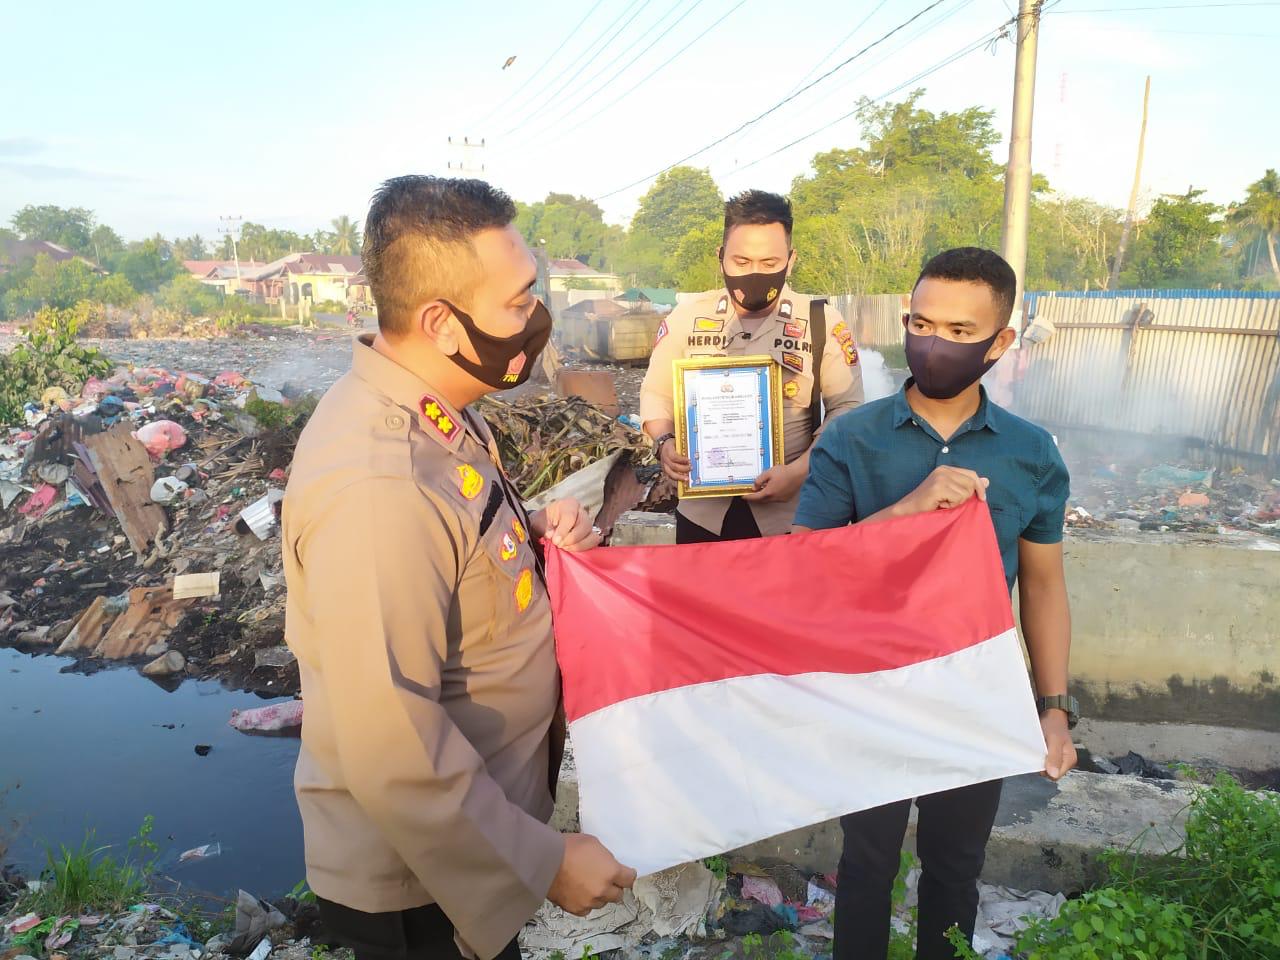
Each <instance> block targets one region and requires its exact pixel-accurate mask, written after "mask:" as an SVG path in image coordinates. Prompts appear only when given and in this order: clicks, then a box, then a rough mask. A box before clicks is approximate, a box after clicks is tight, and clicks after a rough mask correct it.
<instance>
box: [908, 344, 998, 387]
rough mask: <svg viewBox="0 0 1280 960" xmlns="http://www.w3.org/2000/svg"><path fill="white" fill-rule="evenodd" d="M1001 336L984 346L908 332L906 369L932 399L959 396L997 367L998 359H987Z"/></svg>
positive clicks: (917, 384)
mask: <svg viewBox="0 0 1280 960" xmlns="http://www.w3.org/2000/svg"><path fill="white" fill-rule="evenodd" d="M998 336H1000V332H999V331H996V333H994V334H993V335H992V336H991V337H989V338H988V339H986V340H983V341H982V342H981V343H956V342H955V341H954V340H944V339H943V338H942V337H939V336H937V335H933V336H927V337H925V336H920V335H919V334H916V333H912V332H911V331H910V330H908V331H907V342H906V347H907V366H908V367H910V368H911V376H912V377H913V378H915V382H916V387H918V388H919V390H920V392H921V393H923V394H924V395H925V396H926V397H928V398H929V399H931V400H950V399H951V398H952V397H957V396H959V395H960V394H961V393H963V392H964V391H965V390H966V389H967V388H968V387H969V386H970V385H972V384H974V383H977V382H978V381H979V380H980V379H981V378H982V375H983V374H984V373H986V372H987V371H988V370H990V369H991V368H992V367H993V366H994V365H995V362H996V361H995V360H987V359H985V358H986V355H987V351H988V350H990V349H991V345H992V344H993V343H995V342H996V337H998ZM997 359H999V358H997Z"/></svg>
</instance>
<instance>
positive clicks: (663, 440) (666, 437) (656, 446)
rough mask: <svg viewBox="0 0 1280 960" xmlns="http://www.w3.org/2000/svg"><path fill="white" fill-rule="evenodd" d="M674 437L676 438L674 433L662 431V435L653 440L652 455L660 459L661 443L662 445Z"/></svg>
mask: <svg viewBox="0 0 1280 960" xmlns="http://www.w3.org/2000/svg"><path fill="white" fill-rule="evenodd" d="M675 438H676V435H675V434H674V433H664V434H663V435H662V436H660V437H659V438H658V439H657V440H655V441H653V455H654V457H656V458H658V459H661V458H662V445H663V444H664V443H666V442H667V441H668V440H674V439H675Z"/></svg>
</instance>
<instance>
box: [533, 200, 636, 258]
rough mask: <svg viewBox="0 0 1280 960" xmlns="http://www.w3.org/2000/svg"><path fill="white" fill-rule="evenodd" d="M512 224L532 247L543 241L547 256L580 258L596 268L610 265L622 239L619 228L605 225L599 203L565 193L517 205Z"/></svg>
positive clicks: (539, 244) (621, 232)
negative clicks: (513, 223)
mask: <svg viewBox="0 0 1280 960" xmlns="http://www.w3.org/2000/svg"><path fill="white" fill-rule="evenodd" d="M515 226H516V229H517V230H519V231H520V233H521V235H522V236H523V237H524V238H525V241H526V242H527V243H528V244H529V245H530V246H532V247H540V246H541V245H542V242H543V241H544V240H545V241H546V250H547V256H548V257H551V258H552V259H557V260H560V259H564V260H580V261H582V262H583V263H586V264H587V265H588V266H591V267H594V268H595V269H597V270H606V269H612V268H613V266H614V264H613V263H612V260H613V257H614V255H615V254H616V252H617V250H618V247H619V246H620V245H621V243H622V241H623V231H622V229H621V228H619V227H615V226H612V225H610V224H606V223H605V222H604V211H602V210H601V209H600V207H599V206H597V205H596V204H595V203H594V202H592V201H591V200H588V199H587V198H586V197H575V196H572V195H570V194H567V193H550V194H548V195H547V199H546V200H541V201H538V202H537V203H530V204H526V203H520V204H517V205H516V220H515Z"/></svg>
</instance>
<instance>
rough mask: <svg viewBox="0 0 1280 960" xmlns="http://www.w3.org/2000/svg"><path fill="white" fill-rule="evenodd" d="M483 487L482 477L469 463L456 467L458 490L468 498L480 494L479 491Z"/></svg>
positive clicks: (473, 497)
mask: <svg viewBox="0 0 1280 960" xmlns="http://www.w3.org/2000/svg"><path fill="white" fill-rule="evenodd" d="M483 489H484V477H482V476H480V472H479V471H478V470H476V468H475V467H473V466H471V464H469V463H464V464H462V465H461V466H459V467H458V490H459V491H461V493H462V495H463V496H464V497H466V498H467V499H468V500H474V499H475V498H476V497H478V496H480V491H481V490H483Z"/></svg>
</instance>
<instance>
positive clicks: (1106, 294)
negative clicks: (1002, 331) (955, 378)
mask: <svg viewBox="0 0 1280 960" xmlns="http://www.w3.org/2000/svg"><path fill="white" fill-rule="evenodd" d="M1223 293H1224V291H1217V290H1210V291H1190V292H1184V291H1168V290H1161V291H1146V292H1139V291H1092V292H1090V293H1087V294H1081V293H1033V294H1029V295H1028V303H1027V308H1028V314H1029V316H1031V317H1032V318H1035V319H1039V320H1042V321H1044V320H1047V321H1049V322H1051V323H1052V324H1053V326H1054V328H1055V332H1054V334H1053V335H1052V336H1051V337H1049V339H1047V340H1046V341H1044V342H1042V343H1040V344H1036V345H1032V346H1026V347H1024V348H1023V350H1024V356H1023V357H1022V358H1020V359H1021V363H1022V364H1023V365H1024V371H1023V374H1022V376H1021V377H1020V378H1019V383H1018V386H1017V388H1016V401H1015V407H1016V409H1017V411H1018V412H1019V413H1021V414H1022V415H1024V416H1027V417H1029V418H1031V419H1033V420H1035V421H1037V422H1040V423H1045V424H1048V425H1053V426H1059V427H1063V428H1072V427H1075V428H1088V429H1103V430H1118V431H1125V432H1129V433H1134V434H1140V435H1144V436H1160V437H1169V438H1173V437H1185V438H1189V439H1192V440H1195V441H1199V442H1202V443H1204V444H1205V445H1206V446H1207V447H1209V448H1210V449H1211V450H1213V451H1215V452H1217V453H1219V454H1222V455H1242V456H1245V457H1265V458H1270V459H1275V458H1277V457H1278V456H1280V296H1278V295H1276V294H1241V293H1240V292H1238V291H1225V293H1227V294H1230V295H1229V296H1223V295H1221V294H1223Z"/></svg>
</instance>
